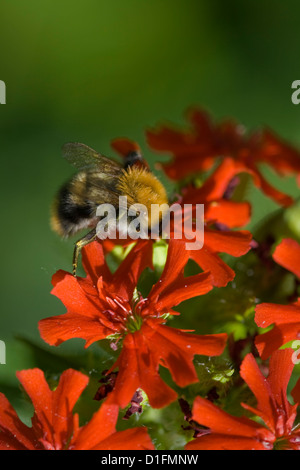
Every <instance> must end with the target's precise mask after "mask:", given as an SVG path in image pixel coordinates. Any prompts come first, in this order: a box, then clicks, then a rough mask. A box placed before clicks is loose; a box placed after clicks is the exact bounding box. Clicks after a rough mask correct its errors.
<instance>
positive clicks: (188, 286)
mask: <svg viewBox="0 0 300 470" xmlns="http://www.w3.org/2000/svg"><path fill="white" fill-rule="evenodd" d="M156 285H157V284H156ZM212 288H213V286H212V278H211V275H210V273H208V272H205V273H200V274H197V275H195V276H189V277H183V276H182V275H178V277H177V279H176V281H174V282H173V283H172V284H171V285H167V286H166V287H165V289H164V290H163V291H162V292H161V293H160V294H159V296H158V297H157V292H156V289H155V287H154V288H153V290H152V291H151V292H150V294H149V296H148V300H149V304H146V305H148V306H147V307H146V309H143V310H142V314H144V315H145V314H146V312H147V314H151V313H152V314H153V313H154V312H157V313H168V312H169V311H170V310H171V309H172V308H173V307H176V305H179V304H180V303H181V302H183V301H184V300H187V299H191V298H193V297H197V296H199V295H204V294H206V293H207V292H209V291H211V290H212ZM157 290H158V289H157Z"/></svg>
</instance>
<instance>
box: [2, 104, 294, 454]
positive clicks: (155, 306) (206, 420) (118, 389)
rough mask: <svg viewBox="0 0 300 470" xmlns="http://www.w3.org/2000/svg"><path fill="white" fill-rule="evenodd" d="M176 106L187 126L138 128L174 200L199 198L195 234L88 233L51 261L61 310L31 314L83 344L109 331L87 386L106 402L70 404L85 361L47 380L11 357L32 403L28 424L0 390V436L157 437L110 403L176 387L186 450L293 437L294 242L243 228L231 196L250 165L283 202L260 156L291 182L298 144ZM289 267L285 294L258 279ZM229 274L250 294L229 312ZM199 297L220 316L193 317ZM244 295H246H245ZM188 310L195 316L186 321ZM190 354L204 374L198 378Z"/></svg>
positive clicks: (241, 206) (150, 400)
mask: <svg viewBox="0 0 300 470" xmlns="http://www.w3.org/2000/svg"><path fill="white" fill-rule="evenodd" d="M187 118H188V121H189V124H190V127H189V128H188V129H178V128H176V127H174V126H172V125H170V124H168V125H163V126H160V127H157V128H156V129H151V130H148V131H147V133H146V137H147V141H148V144H149V146H150V148H151V149H152V150H154V151H157V152H160V153H167V154H169V155H170V156H171V160H170V161H169V162H167V163H163V164H161V165H160V167H161V169H162V170H163V171H164V172H165V173H166V175H167V176H168V177H169V178H170V179H171V180H174V181H177V182H179V183H180V184H179V185H178V187H177V189H176V192H174V195H173V196H172V201H173V202H176V203H177V204H179V205H180V206H181V207H183V206H184V204H192V205H194V204H204V208H205V212H204V244H203V246H202V247H201V249H199V250H189V249H188V248H187V245H186V243H185V242H186V239H185V238H184V237H183V238H182V239H178V237H176V236H175V228H174V227H173V231H171V237H170V239H169V240H167V241H155V240H150V239H149V240H144V239H143V240H142V239H139V240H136V241H135V242H132V241H130V240H125V241H123V246H122V248H120V246H119V245H120V241H118V240H114V241H112V240H106V241H100V240H97V241H93V242H92V243H90V244H88V245H87V246H85V247H84V248H83V250H82V267H83V270H84V273H85V274H84V275H83V276H77V277H75V276H73V275H72V274H71V273H69V272H66V271H62V270H59V271H58V272H56V273H55V274H54V276H53V278H52V285H53V290H52V294H53V295H54V296H56V297H57V298H58V299H60V301H61V302H62V303H63V305H64V306H65V308H66V312H65V313H64V314H61V315H56V316H52V317H50V318H44V319H42V320H41V321H40V322H39V332H40V335H41V338H42V339H43V340H44V341H45V342H46V343H48V345H51V346H59V345H60V344H62V343H64V342H66V341H68V340H70V339H74V338H81V339H83V340H84V341H85V348H89V347H90V346H91V345H92V344H93V343H98V344H99V345H100V347H101V345H102V344H103V343H104V342H105V344H107V342H108V343H109V344H110V347H111V350H112V353H113V356H114V359H113V360H112V361H111V363H110V365H109V368H107V367H104V365H103V367H102V364H99V365H98V367H99V369H100V370H101V368H102V378H101V374H99V376H98V378H97V379H98V382H99V381H100V382H102V383H104V384H105V381H106V384H105V385H102V386H100V388H99V389H97V390H95V392H96V393H95V394H94V396H95V400H98V401H99V400H100V401H101V400H103V402H102V403H101V404H100V407H99V408H98V410H96V411H95V412H94V414H93V413H92V412H90V416H89V419H86V417H81V416H80V413H74V414H73V409H74V407H75V405H76V403H77V402H80V401H81V400H82V397H81V395H82V394H83V391H84V389H85V388H86V387H87V386H88V383H89V379H88V377H87V375H86V373H89V372H90V371H89V370H88V366H87V367H86V373H82V372H79V371H76V370H73V369H68V370H66V371H64V372H63V373H62V375H61V377H60V380H59V382H58V383H57V384H56V387H55V388H54V389H51V388H50V386H49V385H48V383H47V381H46V379H45V376H44V373H43V372H42V371H41V370H40V369H37V368H35V369H30V370H23V371H20V372H18V373H17V377H18V379H19V381H20V383H21V385H22V387H23V389H24V390H25V392H26V394H27V395H28V396H29V397H30V400H31V402H32V405H33V408H34V415H33V417H32V425H31V426H27V425H25V424H24V423H23V422H22V421H21V420H20V418H19V417H18V415H17V413H16V411H15V410H14V409H13V407H12V405H11V404H10V403H9V401H8V399H7V398H6V397H5V396H4V395H3V394H0V401H1V407H0V408H1V409H0V449H14V450H24V449H30V450H34V449H36V450H43V449H45V450H50V449H53V450H67V449H68V450H73V449H74V450H79V449H86V450H93V449H98V450H99V449H102V450H103V449H108V450H114V449H119V450H120V449H137V450H142V449H149V450H150V449H154V445H153V442H154V439H153V436H152V435H151V430H150V427H149V430H148V429H147V427H146V426H145V423H147V420H145V421H144V422H143V421H142V425H140V426H138V427H130V426H129V427H128V428H127V429H126V430H117V429H118V423H119V421H120V413H122V412H123V410H124V409H127V412H126V415H125V419H126V420H127V421H128V422H130V417H131V416H132V414H135V413H142V414H141V417H143V414H144V413H147V408H148V409H149V408H150V409H156V410H163V409H164V408H166V407H169V406H174V404H176V403H177V404H178V402H179V403H180V401H182V400H183V399H184V400H187V401H186V402H185V403H186V410H185V411H186V412H185V420H186V421H187V422H188V426H184V425H182V433H183V435H184V436H185V442H186V445H185V448H186V449H187V450H195V449H199V450H200V449H201V450H203V449H235V450H238V449H239V450H249V449H255V450H268V449H295V450H300V430H299V428H298V423H297V409H298V404H300V380H299V381H297V383H296V385H295V386H294V389H293V391H292V392H290V391H289V388H288V386H289V382H290V378H291V376H292V375H293V374H294V369H295V368H294V365H295V364H294V362H295V361H294V360H293V357H294V352H293V350H292V349H291V348H290V347H288V346H291V344H290V342H293V341H295V340H297V339H300V299H298V298H297V290H298V282H299V280H300V245H299V244H298V242H297V241H296V240H294V239H292V238H285V239H283V240H281V241H280V243H276V239H274V237H273V238H272V239H271V240H270V236H269V233H268V234H267V236H264V237H263V238H262V239H259V237H258V239H256V238H255V239H254V238H253V235H252V233H251V232H250V231H249V230H245V229H243V227H245V226H246V225H247V224H248V223H249V222H250V220H251V210H252V207H251V204H250V203H249V202H248V201H245V200H244V199H243V198H241V197H239V195H240V194H241V192H240V191H239V189H240V186H241V184H243V183H242V180H241V179H240V174H242V173H247V174H248V175H250V176H251V177H252V179H253V182H254V184H255V186H257V187H258V188H259V189H261V191H262V192H263V193H264V194H265V195H267V196H269V197H270V198H272V199H273V200H274V201H276V202H277V203H278V204H280V205H281V206H283V207H284V208H285V209H284V210H288V209H287V208H288V207H290V206H291V205H292V204H293V203H294V201H293V198H292V197H291V196H289V195H287V194H284V193H283V192H281V191H280V190H278V189H276V188H275V187H273V186H271V184H270V183H268V182H267V180H266V179H265V177H264V176H263V173H262V171H261V168H260V164H261V163H263V164H267V165H269V166H270V167H271V168H272V169H273V170H275V171H276V172H277V173H278V174H279V175H281V176H284V175H295V176H296V178H297V182H298V183H300V153H299V152H298V151H297V149H295V148H293V147H292V146H291V145H289V144H288V143H286V142H284V141H283V140H282V139H280V138H279V137H278V136H277V135H275V133H274V132H272V131H271V130H270V129H262V130H259V131H256V132H253V133H252V134H247V133H246V132H245V129H244V128H243V126H241V125H240V124H238V123H236V122H233V121H228V120H227V121H223V122H221V123H217V124H215V123H214V122H213V121H212V119H211V118H210V116H209V115H208V114H207V113H206V112H204V111H202V110H199V109H192V110H190V111H189V113H188V115H187ZM112 146H113V148H114V149H115V150H116V151H117V152H118V153H120V154H121V155H126V154H127V153H128V152H129V151H130V152H131V151H138V152H139V151H140V149H139V146H138V145H137V144H135V143H133V142H131V141H129V140H126V139H118V140H116V141H114V142H113V143H112ZM199 178H201V180H202V181H201V184H199ZM170 199H171V197H170ZM274 244H275V251H274V252H273V254H272V248H273V246H274ZM118 248H120V250H119V251H118V253H121V255H120V256H119V257H117V266H116V267H115V268H114V269H113V267H112V265H111V263H110V262H109V260H110V259H111V256H113V255H115V253H116V252H117V250H118ZM160 252H163V253H164V255H163V256H161V258H160V259H159V263H158V262H157V253H160ZM228 255H229V256H228ZM241 257H243V258H241ZM245 257H248V258H247V260H248V261H243V263H244V266H245V267H246V268H245V269H244V272H246V277H245V276H244V278H243V279H242V280H241V281H240V280H239V278H242V270H241V269H239V264H238V263H235V264H233V261H234V258H238V259H239V260H240V264H241V263H242V261H241V260H244V259H245ZM247 263H248V264H247ZM252 272H254V275H252V278H251V279H250V277H251V275H250V274H251V273H252ZM249 273H250V274H249ZM274 273H275V275H274ZM287 273H289V274H290V276H291V277H292V283H293V291H292V292H289V294H287V295H286V296H285V298H284V299H282V298H281V299H280V300H283V302H282V303H278V302H273V303H268V300H269V298H268V292H270V291H271V290H272V289H273V291H276V289H275V288H274V286H277V287H278V286H279V283H281V281H282V280H283V278H284V277H285V276H286V274H287ZM256 274H257V276H256ZM274 279H275V280H274ZM233 280H234V282H235V283H236V284H233V283H232V281H233ZM262 280H263V281H262ZM239 282H240V283H244V285H243V286H242V287H241V289H243V294H242V295H243V296H244V297H247V296H248V299H246V304H247V308H245V305H244V300H245V299H243V301H240V302H239V301H237V302H238V303H237V304H236V305H235V306H234V308H235V312H234V313H232V312H231V313H228V308H227V309H226V304H228V303H229V304H230V302H229V300H228V298H229V297H230V296H232V295H237V294H235V292H234V288H235V289H236V285H237V284H238V283H239ZM276 283H277V284H276ZM250 284H251V285H250ZM240 285H241V284H240ZM232 286H234V287H232ZM236 290H237V289H236ZM215 293H217V294H215ZM207 298H210V299H211V300H210V303H211V305H212V307H211V311H213V310H214V303H215V304H217V303H218V311H219V310H220V305H221V307H222V305H223V306H224V312H223V320H222V311H221V315H220V313H218V321H215V318H212V320H211V321H210V322H208V325H207V328H206V329H205V331H201V328H199V325H202V323H201V317H202V316H203V315H204V313H205V312H203V311H202V310H203V305H204V306H205V305H207V302H206V303H205V301H202V299H207ZM236 298H237V299H239V297H238V296H237V297H236ZM250 298H251V299H252V298H254V299H255V300H254V301H253V302H254V303H255V304H256V306H255V308H254V306H253V305H252V308H251V306H250V308H249V299H250ZM191 299H194V300H193V305H195V306H196V314H194V313H193V314H192V315H190V314H189V308H184V306H185V305H189V302H192V301H191ZM270 300H271V301H273V300H274V297H273V296H271V297H270ZM270 300H269V302H270ZM284 300H286V302H285V301H284ZM247 302H248V303H247ZM221 310H222V308H221ZM254 310H255V311H254ZM249 312H250V313H249ZM228 315H229V317H230V315H235V317H234V318H235V321H236V318H241V319H242V320H241V322H242V323H243V328H244V330H243V331H244V335H240V337H238V334H237V332H235V331H234V328H232V327H231V328H230V325H231V326H232V325H233V324H234V322H233V320H232V318H233V317H232V316H231V317H230V321H228ZM251 315H252V317H251ZM220 316H221V320H220ZM249 316H250V317H251V318H250V319H249V318H248V317H249ZM247 322H249V326H248V324H247ZM193 323H194V324H193ZM191 324H192V329H191V328H187V327H186V325H188V326H190V325H191ZM265 329H266V331H265ZM235 333H236V334H235ZM228 339H229V341H228ZM227 345H228V347H227ZM199 356H201V360H200V359H199ZM201 361H202V362H201ZM218 361H219V362H218ZM201 364H204V368H205V371H206V372H205V373H206V374H208V375H209V378H207V375H206V376H205V377H206V378H205V380H204V379H203V374H202V373H201ZM218 364H219V366H218ZM218 367H219V369H218ZM222 367H223V369H222ZM220 368H221V369H220ZM225 369H226V370H225ZM228 371H229V372H228ZM293 378H294V375H293ZM294 381H295V380H294ZM98 387H99V386H98ZM239 394H240V395H239ZM244 397H245V398H244ZM239 398H241V399H239ZM178 399H179V401H177V400H178ZM291 400H293V403H292V402H291ZM233 401H234V406H233V407H232V406H231V407H230V403H232V402H233ZM93 405H95V401H94V402H93ZM128 407H129V408H128ZM92 408H93V407H91V409H92ZM178 408H180V407H179V406H178ZM180 413H181V415H182V419H183V418H184V416H183V413H182V409H180ZM191 432H192V434H191Z"/></svg>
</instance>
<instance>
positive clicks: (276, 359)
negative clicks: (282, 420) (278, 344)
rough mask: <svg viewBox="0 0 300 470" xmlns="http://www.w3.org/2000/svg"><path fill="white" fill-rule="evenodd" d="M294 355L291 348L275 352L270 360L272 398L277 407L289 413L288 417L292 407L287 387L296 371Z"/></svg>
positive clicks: (269, 377)
mask: <svg viewBox="0 0 300 470" xmlns="http://www.w3.org/2000/svg"><path fill="white" fill-rule="evenodd" d="M292 354H293V350H292V349H290V348H288V349H281V350H279V351H275V352H274V354H272V356H271V358H270V364H269V376H268V382H269V384H270V387H271V392H272V396H273V398H274V400H275V402H276V404H277V407H279V408H280V409H282V410H284V411H285V412H287V414H288V416H289V414H290V412H291V406H290V404H289V403H288V401H287V387H288V383H289V381H290V378H291V375H292V372H293V369H294V364H293V361H292ZM286 419H287V417H286Z"/></svg>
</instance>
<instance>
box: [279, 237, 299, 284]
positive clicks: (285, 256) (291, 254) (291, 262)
mask: <svg viewBox="0 0 300 470" xmlns="http://www.w3.org/2000/svg"><path fill="white" fill-rule="evenodd" d="M273 259H274V260H275V261H276V263H278V264H280V266H283V267H284V268H285V269H287V270H288V271H291V272H292V273H294V274H295V275H296V276H297V277H298V278H299V279H300V245H299V243H297V242H296V241H295V240H292V239H291V238H285V239H284V240H282V242H281V243H280V244H279V245H278V246H277V247H276V249H275V251H274V254H273Z"/></svg>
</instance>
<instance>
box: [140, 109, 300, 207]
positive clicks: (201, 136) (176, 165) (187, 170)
mask: <svg viewBox="0 0 300 470" xmlns="http://www.w3.org/2000/svg"><path fill="white" fill-rule="evenodd" d="M187 118H188V121H189V123H190V125H191V130H190V131H185V130H184V131H182V130H178V129H175V128H173V126H170V125H166V126H162V127H160V128H158V129H155V130H148V132H147V139H148V143H149V145H150V147H151V148H152V149H154V150H156V151H159V152H166V153H169V154H171V155H172V157H173V159H172V160H171V162H170V163H167V164H163V165H162V167H163V169H164V170H165V172H166V173H167V175H168V176H169V177H170V178H171V179H175V180H180V179H182V178H184V177H185V176H187V175H189V174H193V173H195V172H197V171H203V170H207V169H209V168H211V167H212V165H213V164H214V162H215V160H216V158H218V157H222V162H221V164H220V166H219V167H218V168H217V170H215V172H214V173H213V175H212V176H211V178H210V180H211V181H214V182H215V189H216V191H218V190H219V188H221V190H222V188H223V187H224V186H226V187H227V186H228V185H229V183H230V181H231V180H232V178H233V177H234V176H235V175H237V174H238V173H242V172H246V173H249V174H251V176H252V177H253V180H254V184H255V185H256V186H257V187H258V188H260V189H261V190H262V191H263V192H264V193H265V194H266V195H267V196H269V197H270V198H272V199H274V200H275V201H276V202H278V203H279V204H281V205H283V206H289V205H290V204H292V203H293V199H292V198H291V197H290V196H287V195H286V194H284V193H282V192H280V191H278V190H277V189H275V188H273V187H272V186H271V185H270V184H269V183H268V182H267V181H266V180H265V178H264V176H263V175H262V173H261V172H260V171H259V168H258V164H259V163H261V162H263V163H267V164H268V165H270V166H271V167H272V168H273V169H274V170H275V171H277V172H278V173H279V174H280V175H285V174H296V175H297V177H298V181H299V174H300V158H299V157H300V153H299V151H297V150H296V149H294V148H293V147H292V146H289V145H288V144H286V143H285V142H283V141H281V140H280V139H279V138H278V137H276V136H275V134H273V133H272V132H271V131H270V130H264V131H263V132H256V133H253V134H251V135H249V136H247V135H246V133H245V129H244V128H243V126H241V125H240V124H238V123H235V122H233V121H223V122H221V123H220V124H214V123H213V122H212V120H211V118H210V117H209V115H208V114H207V113H205V112H204V111H201V110H199V109H191V110H190V111H189V113H188V115H187Z"/></svg>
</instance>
